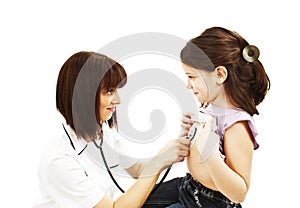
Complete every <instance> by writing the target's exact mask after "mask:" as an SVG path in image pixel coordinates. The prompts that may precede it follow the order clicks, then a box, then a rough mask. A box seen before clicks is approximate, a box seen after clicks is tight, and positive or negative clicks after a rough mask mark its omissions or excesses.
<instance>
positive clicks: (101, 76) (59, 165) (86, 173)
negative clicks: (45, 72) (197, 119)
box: [34, 51, 190, 208]
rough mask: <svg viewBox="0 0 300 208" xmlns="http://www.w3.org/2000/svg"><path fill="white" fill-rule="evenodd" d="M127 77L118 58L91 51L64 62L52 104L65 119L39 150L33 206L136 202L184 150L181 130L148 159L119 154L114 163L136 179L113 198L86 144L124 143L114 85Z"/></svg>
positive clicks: (85, 207)
mask: <svg viewBox="0 0 300 208" xmlns="http://www.w3.org/2000/svg"><path fill="white" fill-rule="evenodd" d="M126 78H127V75H126V72H125V70H124V68H123V67H122V66H121V65H120V64H119V63H117V62H115V61H114V60H112V59H110V58H109V57H107V56H105V55H102V54H99V53H95V52H85V51H82V52H78V53H75V54H74V55H72V56H71V57H70V58H69V59H68V60H67V61H66V62H65V63H64V64H63V66H62V68H61V70H60V72H59V76H58V80H57V89H56V107H57V109H58V111H59V112H60V114H61V115H62V116H63V117H64V122H63V123H62V125H61V129H60V133H59V135H58V136H57V138H55V139H54V140H53V141H51V142H50V144H48V145H47V147H46V149H45V151H44V152H43V156H42V158H41V161H40V165H39V169H38V173H39V182H40V192H41V196H40V200H39V201H38V202H37V203H36V205H35V206H34V207H35V208H58V207H63V208H100V207H101V208H112V207H115V208H118V207H126V208H128V207H130V208H134V207H141V206H142V205H143V203H144V202H145V200H146V199H147V197H148V196H149V194H150V192H151V190H152V189H153V187H154V186H155V184H156V181H157V179H158V177H159V174H160V173H161V172H162V170H164V169H165V168H166V167H168V166H170V165H171V164H173V163H175V162H181V161H183V160H184V158H185V157H186V156H187V155H188V154H189V146H190V141H189V140H187V139H185V137H184V136H182V137H180V138H178V139H176V140H173V141H171V142H169V143H168V144H167V145H166V146H165V147H164V148H163V149H162V150H160V151H159V153H158V154H157V155H156V156H155V157H153V158H152V159H150V160H149V161H148V162H147V163H146V162H145V163H141V162H136V163H132V162H128V161H127V160H124V161H122V159H120V161H119V164H120V165H121V166H122V167H123V168H124V169H125V170H126V171H127V172H128V173H129V174H130V175H132V176H133V177H136V178H137V177H138V179H137V180H136V182H135V183H134V184H133V185H132V186H131V187H130V188H129V189H128V190H127V191H126V192H125V193H124V194H122V195H120V196H119V197H118V198H117V199H116V200H114V199H113V197H114V190H115V187H114V185H113V183H112V180H111V179H110V177H109V175H108V172H107V171H106V170H105V169H104V168H101V167H100V166H99V164H97V163H95V161H94V160H93V158H92V157H91V154H89V153H88V149H89V147H90V146H91V145H94V143H95V145H96V144H98V145H100V144H102V142H103V141H105V140H111V141H107V142H108V143H110V144H118V145H116V146H114V147H113V148H116V149H118V148H119V149H120V151H121V149H124V147H122V142H121V141H118V138H117V135H118V134H117V131H116V126H117V121H116V114H115V107H116V106H117V105H118V104H119V103H120V98H119V95H118V88H120V87H122V86H124V85H125V83H126ZM186 133H187V132H183V134H186ZM116 152H118V150H117V151H116ZM99 154H100V153H99Z"/></svg>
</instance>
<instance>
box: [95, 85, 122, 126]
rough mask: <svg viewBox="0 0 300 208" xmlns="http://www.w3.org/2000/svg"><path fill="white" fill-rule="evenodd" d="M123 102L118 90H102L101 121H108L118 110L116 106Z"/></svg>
mask: <svg viewBox="0 0 300 208" xmlns="http://www.w3.org/2000/svg"><path fill="white" fill-rule="evenodd" d="M120 102H121V100H120V97H119V94H118V89H117V88H111V89H109V90H108V91H107V90H101V92H100V106H99V113H100V121H107V120H109V119H110V118H111V117H112V114H113V113H114V112H115V110H116V105H118V104H120Z"/></svg>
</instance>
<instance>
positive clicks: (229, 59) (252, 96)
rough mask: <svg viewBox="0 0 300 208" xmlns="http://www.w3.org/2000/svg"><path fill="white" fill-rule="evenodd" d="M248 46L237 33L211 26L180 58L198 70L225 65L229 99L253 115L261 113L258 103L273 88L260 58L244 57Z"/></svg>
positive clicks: (213, 68)
mask: <svg viewBox="0 0 300 208" xmlns="http://www.w3.org/2000/svg"><path fill="white" fill-rule="evenodd" d="M248 45H249V44H248V42H247V41H246V40H245V39H244V38H243V37H241V36H240V35H239V34H238V33H236V32H234V31H230V30H227V29H225V28H222V27H212V28H208V29H206V30H205V31H204V32H203V33H202V34H201V35H200V36H198V37H195V38H193V39H191V40H190V41H188V43H187V44H186V45H185V47H184V48H183V49H182V51H181V54H180V58H181V61H182V62H183V63H184V64H186V65H189V66H191V67H193V68H195V69H203V70H207V71H214V70H215V68H216V67H218V66H224V67H226V68H227V71H228V75H227V79H226V80H225V82H224V84H223V86H224V89H225V92H226V95H227V96H228V99H229V100H230V101H231V102H232V103H233V105H235V107H237V108H241V109H243V110H245V111H246V112H248V113H249V114H250V115H254V114H259V113H258V110H257V108H256V106H257V105H258V104H259V103H260V102H262V101H263V100H264V98H265V95H266V93H267V91H268V90H269V89H270V80H269V77H268V75H267V74H266V72H265V69H264V67H263V65H262V63H261V62H260V61H259V60H258V59H256V60H254V61H253V62H248V61H247V60H245V59H244V58H243V54H242V53H243V49H244V48H245V47H246V46H248Z"/></svg>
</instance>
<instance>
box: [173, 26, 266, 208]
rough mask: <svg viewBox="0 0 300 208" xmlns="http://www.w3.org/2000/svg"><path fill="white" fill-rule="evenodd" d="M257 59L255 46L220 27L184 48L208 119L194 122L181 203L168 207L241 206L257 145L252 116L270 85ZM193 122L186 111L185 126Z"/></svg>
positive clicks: (187, 67)
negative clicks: (194, 126)
mask: <svg viewBox="0 0 300 208" xmlns="http://www.w3.org/2000/svg"><path fill="white" fill-rule="evenodd" d="M258 57H259V50H258V49H257V48H256V47H255V46H252V45H249V44H248V42H247V41H246V40H245V39H244V38H243V37H241V36H240V35H239V34H238V33H236V32H233V31H230V30H227V29H225V28H221V27H212V28H209V29H207V30H205V31H204V32H203V33H202V34H201V35H200V36H198V37H196V38H193V39H191V40H190V41H189V42H188V43H187V44H186V46H185V47H184V48H183V49H182V51H181V61H182V63H183V69H184V72H185V74H186V75H187V77H188V82H187V87H188V88H189V89H191V90H192V91H193V93H194V94H195V96H196V98H197V99H198V101H199V102H200V103H202V113H204V114H207V115H209V116H211V119H208V120H207V122H204V123H202V124H198V130H199V131H198V133H197V135H196V137H197V138H196V139H195V145H193V146H192V147H191V152H190V156H189V157H188V159H187V164H188V168H189V170H190V174H188V175H187V176H186V177H185V178H184V179H183V180H182V181H181V188H180V190H179V195H180V196H179V197H180V203H178V204H176V205H173V206H171V207H209V208H214V207H224V208H225V207H241V205H240V203H241V202H242V201H244V199H245V197H246V194H247V191H248V189H249V186H250V175H251V163H252V154H253V150H254V149H257V148H258V143H257V141H256V135H257V131H256V129H255V126H254V120H253V115H254V114H257V115H258V110H257V108H256V106H257V105H258V104H259V103H261V102H262V101H263V100H264V98H265V95H266V93H267V91H268V90H269V87H270V81H269V78H268V76H267V74H266V72H265V70H264V67H263V65H262V63H261V62H260V61H259V60H258ZM206 106H207V107H206ZM200 117H201V115H200ZM206 117H207V116H206ZM191 123H193V121H192V120H191V115H189V114H187V115H186V117H185V119H183V125H184V127H185V128H187V129H189V128H190V124H191ZM215 125H216V126H215ZM216 144H217V145H216Z"/></svg>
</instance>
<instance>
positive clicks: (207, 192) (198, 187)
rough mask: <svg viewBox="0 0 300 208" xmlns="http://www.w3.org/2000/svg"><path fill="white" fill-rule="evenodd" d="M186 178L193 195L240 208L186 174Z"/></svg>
mask: <svg viewBox="0 0 300 208" xmlns="http://www.w3.org/2000/svg"><path fill="white" fill-rule="evenodd" d="M186 178H187V180H189V184H190V185H191V188H192V189H193V190H194V193H195V194H199V195H202V196H204V197H208V198H214V199H216V200H219V201H222V202H224V203H226V204H231V205H233V207H240V204H237V203H234V202H232V201H231V200H229V199H228V198H227V197H226V196H224V195H223V194H222V193H221V192H219V191H214V190H212V189H210V188H207V187H206V186H204V185H202V184H201V183H200V182H199V181H197V180H195V179H194V178H193V177H192V176H191V175H190V174H187V176H186ZM234 205H236V206H234Z"/></svg>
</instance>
